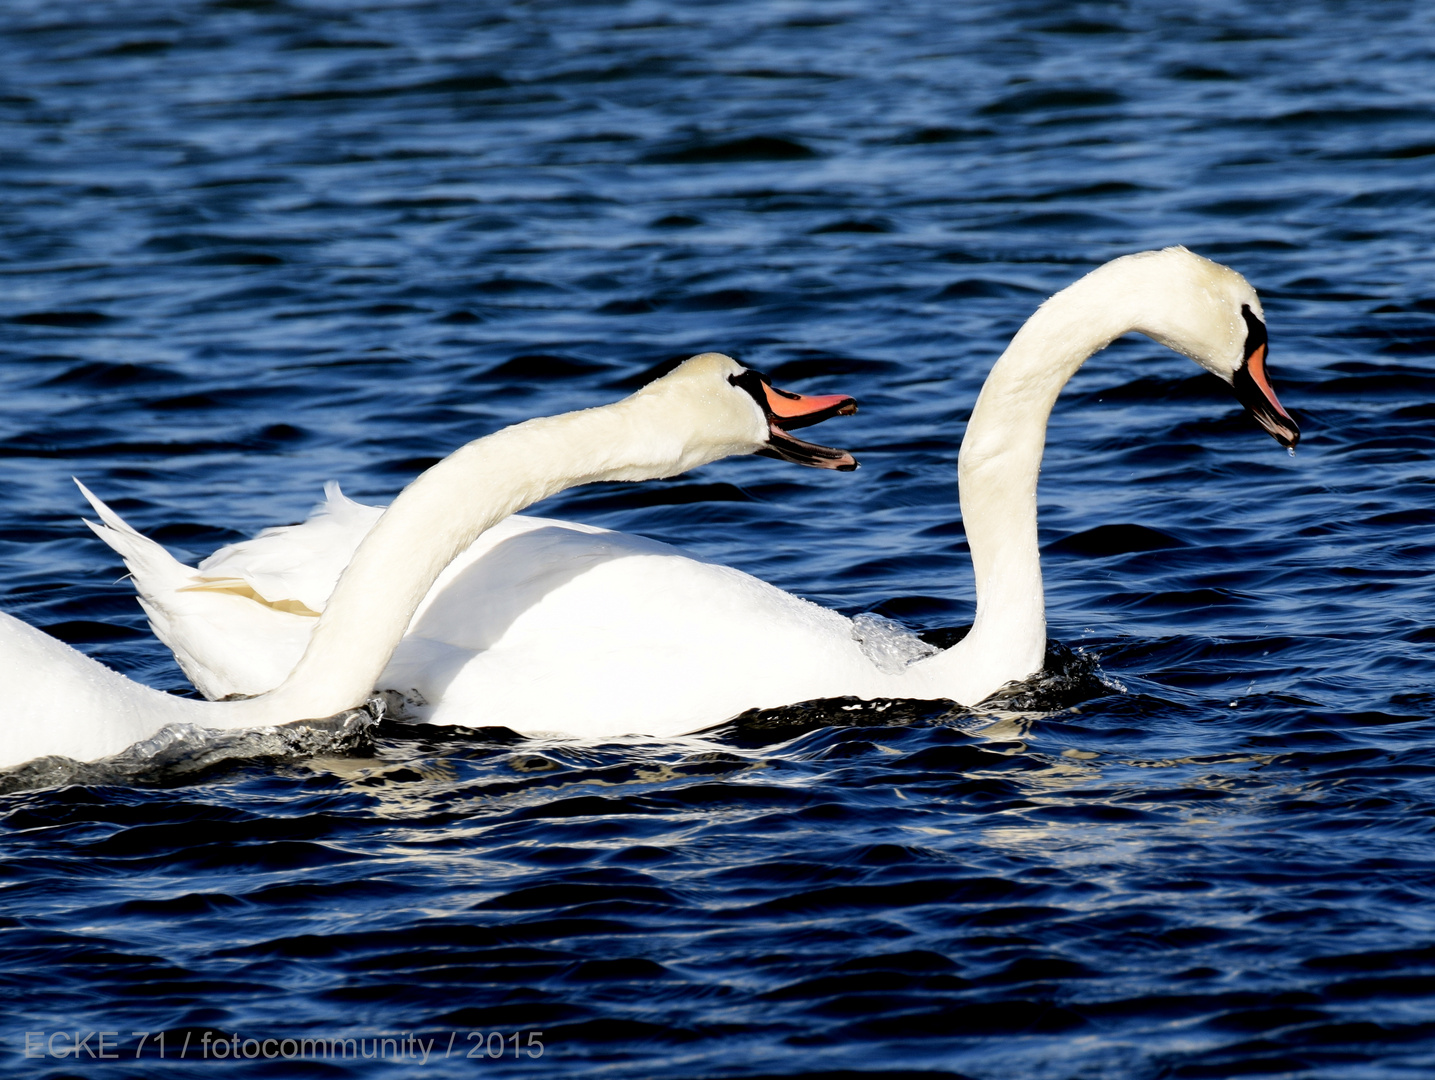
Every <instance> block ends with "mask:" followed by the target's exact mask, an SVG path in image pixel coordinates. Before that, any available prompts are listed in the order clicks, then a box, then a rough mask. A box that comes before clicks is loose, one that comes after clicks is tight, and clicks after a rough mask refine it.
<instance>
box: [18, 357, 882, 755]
mask: <svg viewBox="0 0 1435 1080" xmlns="http://www.w3.org/2000/svg"><path fill="white" fill-rule="evenodd" d="M853 407H854V406H853V404H852V401H851V399H850V398H845V397H839V396H832V397H824V398H800V397H798V396H796V395H785V394H783V393H782V392H780V391H775V390H773V389H772V388H771V387H769V386H767V385H766V383H765V381H764V380H762V379H761V377H760V376H758V375H757V373H755V372H750V371H748V370H747V369H745V368H743V367H742V366H741V365H739V364H738V363H737V362H736V361H734V360H732V359H730V358H729V357H726V356H722V355H720V354H717V353H704V354H702V355H701V356H697V357H694V358H692V359H691V360H688V361H686V362H685V363H684V364H682V365H681V366H679V367H678V368H677V369H676V370H674V371H673V372H671V373H669V374H668V375H666V376H664V377H663V378H661V379H658V380H655V381H654V382H652V383H650V384H649V385H648V386H646V387H644V388H643V389H642V390H639V391H638V392H637V393H635V394H633V395H631V396H630V397H627V398H625V399H623V400H622V401H619V402H616V403H614V404H612V405H607V406H603V407H600V408H594V409H585V410H582V411H579V412H574V413H566V414H563V415H561V416H555V417H545V418H541V419H537V420H529V421H527V422H525V423H522V424H517V425H514V426H513V427H509V428H505V429H504V430H502V431H499V432H496V433H494V434H492V435H489V436H487V437H485V438H482V439H478V440H476V441H474V442H471V443H469V444H468V445H466V446H464V447H461V448H460V449H459V450H457V451H455V452H454V453H453V454H451V455H449V456H448V457H447V458H445V459H444V460H443V461H441V462H439V463H438V464H436V465H434V466H433V467H432V468H431V469H429V470H428V471H426V472H425V473H423V475H421V476H420V477H418V478H417V479H416V480H414V481H413V482H412V483H411V484H409V486H408V487H406V488H405V489H404V490H403V491H402V492H400V493H399V496H398V498H397V499H395V500H394V502H393V504H392V505H391V506H390V507H389V508H388V510H387V511H386V512H384V513H383V514H382V515H381V516H380V517H379V518H378V520H377V521H370V522H369V527H368V528H367V529H366V530H365V531H364V533H363V535H362V536H360V537H359V538H358V541H357V542H356V543H355V544H354V545H353V546H352V547H351V548H349V549H347V550H346V551H345V552H344V557H343V558H342V559H341V560H340V562H341V563H342V564H343V569H342V573H340V574H339V575H338V580H337V583H331V585H330V588H329V589H327V590H326V593H325V597H324V603H323V608H324V610H323V613H322V615H320V616H318V617H317V618H314V617H309V618H308V620H307V626H306V630H307V633H306V634H305V635H304V638H305V640H304V642H303V645H302V648H301V649H300V650H299V652H298V654H297V655H295V656H293V657H291V658H290V664H289V670H286V672H285V673H284V675H283V677H282V678H281V679H280V680H279V681H278V682H277V683H273V684H271V686H269V687H265V688H264V689H265V690H266V691H267V692H265V693H263V694H261V695H259V696H257V697H252V698H249V699H247V700H237V701H195V700H191V699H187V698H179V697H175V696H172V695H170V694H165V693H161V692H159V691H157V690H154V689H152V688H150V687H147V686H143V685H141V684H139V683H136V682H134V681H132V680H130V679H128V678H126V677H125V676H123V675H121V674H120V673H118V672H116V671H113V670H111V669H109V668H107V667H105V666H104V665H103V664H100V663H98V662H97V661H95V660H93V659H91V658H89V657H87V656H85V655H84V654H82V653H80V652H78V651H76V650H75V649H72V648H70V647H69V646H68V645H65V644H63V643H62V642H59V641H57V640H55V639H53V638H51V637H49V636H48V635H46V634H45V633H43V632H42V631H40V630H37V629H36V628H34V627H32V626H29V625H27V624H26V623H24V622H21V621H20V620H18V619H15V618H13V617H12V616H9V615H4V614H0V678H3V681H4V684H5V685H6V686H8V687H12V688H22V689H23V692H24V693H25V695H26V698H27V705H28V707H27V708H25V709H23V710H22V709H18V708H11V709H10V710H8V711H7V712H6V714H5V715H4V716H3V717H0V767H6V766H11V765H17V764H20V763H22V762H25V761H29V760H31V759H33V758H37V757H41V756H46V755H63V756H65V757H69V758H74V759H76V760H81V761H93V760H96V759H99V758H103V757H108V756H110V755H112V754H115V753H118V752H119V751H121V750H123V749H124V748H126V747H128V746H131V745H133V744H135V743H137V742H140V741H142V740H144V739H148V738H150V737H151V736H153V735H155V734H156V733H158V732H159V731H160V730H161V729H162V728H164V727H165V726H167V725H169V724H193V725H197V726H199V727H204V728H216V729H226V728H249V727H267V726H271V725H276V724H283V723H288V722H292V721H296V720H305V719H319V718H323V717H328V716H333V715H335V714H337V713H340V712H343V711H344V710H346V709H349V708H353V707H355V706H358V705H361V704H362V703H363V702H364V701H365V700H366V699H367V698H368V697H369V695H370V694H371V693H372V692H373V689H374V687H375V685H376V683H377V682H378V679H379V675H380V673H381V672H382V671H383V669H384V666H385V664H386V663H387V662H388V660H389V657H390V656H391V654H392V653H393V650H394V648H395V646H396V645H397V644H398V642H399V640H400V638H401V637H402V636H403V633H404V631H405V629H406V628H407V626H408V624H409V621H410V617H411V616H412V614H413V612H414V610H415V609H416V608H417V607H418V605H419V604H420V602H421V601H422V600H423V599H424V597H425V595H426V594H427V593H428V591H429V589H430V587H431V586H432V585H433V583H434V581H435V579H436V578H438V576H439V575H440V573H441V572H442V571H443V569H444V567H445V566H447V565H448V563H449V562H451V561H452V560H453V558H454V557H455V556H456V555H458V554H459V553H461V552H463V551H464V550H465V549H466V548H467V547H468V546H469V545H470V544H471V543H472V542H473V540H474V538H475V537H477V536H479V535H481V534H482V533H483V532H484V530H485V529H487V528H489V527H490V526H491V525H493V524H495V523H497V522H500V521H502V520H503V519H504V518H506V517H508V516H509V515H510V514H512V513H514V512H515V511H516V510H519V509H522V508H523V507H525V506H527V505H529V504H531V503H533V502H535V501H537V500H539V499H542V498H545V497H546V496H548V495H552V494H554V493H555V492H557V491H560V490H562V489H564V488H566V487H571V486H573V485H575V484H581V483H588V482H591V481H596V480H643V479H649V478H655V477H664V476H674V475H677V474H678V473H680V472H685V471H687V470H688V469H691V468H694V467H695V466H697V465H701V464H705V463H706V462H709V461H715V460H717V459H719V458H722V457H726V456H728V455H730V454H745V453H767V454H774V455H776V456H782V457H788V458H790V459H792V460H796V461H799V462H801V463H803V464H815V465H822V466H825V467H830V468H840V469H850V468H855V467H856V462H855V461H853V460H852V458H851V457H850V456H849V455H847V454H845V453H844V452H842V451H838V450H830V449H828V448H825V447H820V446H815V445H813V444H810V443H805V442H802V441H801V440H798V439H795V438H793V437H792V436H790V435H788V434H787V432H786V429H787V428H788V427H798V426H801V425H803V424H806V423H812V422H816V421H817V420H820V419H823V418H825V417H826V416H828V415H833V414H835V413H837V412H850V411H852V409H853ZM309 535H311V536H312V535H316V534H315V533H313V532H312V531H311V533H310V534H309ZM149 554H151V555H152V554H153V552H149ZM145 571H146V572H150V571H154V572H155V573H158V574H165V573H172V572H173V567H171V566H168V565H167V564H165V563H164V562H163V560H152V561H151V562H149V563H146V564H145ZM172 583H173V582H172ZM177 587H178V588H181V589H182V588H184V587H185V586H184V585H182V584H178V585H177ZM230 595H234V594H232V593H231V594H230ZM256 595H257V594H256ZM246 602H248V603H250V604H252V605H254V606H255V607H256V608H258V607H266V606H267V605H262V604H260V603H259V602H258V601H256V600H247V601H246ZM300 604H302V601H293V603H291V604H283V603H281V604H280V605H279V606H278V607H275V608H273V609H272V610H274V611H276V612H277V613H278V614H281V615H288V616H290V617H294V618H303V616H298V615H294V611H295V610H297V606H296V605H300ZM286 608H287V610H286ZM253 625H256V626H258V625H267V624H262V623H260V622H255V623H253ZM266 632H267V631H266ZM235 647H236V648H241V647H242V646H240V645H236V646H235Z"/></svg>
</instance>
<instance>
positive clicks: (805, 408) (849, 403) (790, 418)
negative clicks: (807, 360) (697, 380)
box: [728, 368, 857, 472]
mask: <svg viewBox="0 0 1435 1080" xmlns="http://www.w3.org/2000/svg"><path fill="white" fill-rule="evenodd" d="M728 382H730V383H732V384H733V385H734V386H736V387H739V388H740V389H743V390H746V391H747V392H748V394H749V395H751V397H752V400H753V401H755V402H757V405H758V408H760V409H761V410H762V414H763V415H764V416H766V417H767V430H768V438H767V445H766V446H765V447H763V448H762V449H761V450H759V451H758V453H759V454H762V455H763V456H764V457H775V458H781V459H782V460H783V461H792V462H796V463H797V464H798V465H808V466H811V467H812V468H814V469H837V470H838V471H839V472H851V471H852V470H853V469H855V468H857V459H856V458H854V457H853V456H852V455H851V454H849V453H848V452H847V451H846V450H836V449H833V448H832V447H830V446H818V445H817V444H816V443H810V442H803V441H802V440H801V439H796V438H793V437H792V436H791V435H789V434H788V432H789V431H791V430H792V429H793V428H803V427H808V426H810V425H812V424H820V423H822V421H824V420H826V419H828V418H830V417H833V416H849V415H851V414H852V413H855V412H856V411H857V402H855V401H853V400H852V399H851V398H850V397H848V396H847V395H845V394H822V395H819V396H814V397H808V396H804V395H802V394H794V393H791V392H790V391H787V390H779V389H778V388H777V387H775V386H773V385H772V383H771V381H770V380H769V379H768V377H767V376H766V375H764V374H762V373H761V372H760V371H753V370H751V369H750V368H749V369H748V370H747V371H744V372H743V373H742V374H741V375H729V376H728Z"/></svg>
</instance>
